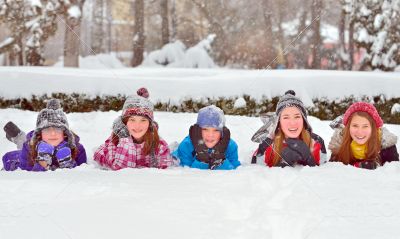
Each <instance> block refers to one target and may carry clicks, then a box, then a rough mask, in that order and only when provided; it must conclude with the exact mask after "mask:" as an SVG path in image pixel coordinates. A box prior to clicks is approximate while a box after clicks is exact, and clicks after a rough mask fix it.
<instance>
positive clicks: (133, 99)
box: [94, 88, 173, 170]
mask: <svg viewBox="0 0 400 239" xmlns="http://www.w3.org/2000/svg"><path fill="white" fill-rule="evenodd" d="M148 97H149V93H148V91H147V89H146V88H140V89H139V90H138V91H137V95H134V96H130V97H128V98H127V99H126V101H125V103H124V106H123V108H122V115H121V116H118V117H117V119H116V120H115V121H114V123H113V128H112V133H111V136H110V137H109V138H108V139H107V140H106V141H105V143H104V144H102V145H101V146H100V147H99V148H98V149H97V150H96V151H95V153H94V160H95V161H96V162H97V163H99V164H100V165H101V166H102V167H104V168H109V169H112V170H119V169H123V168H144V167H152V168H167V167H169V166H172V165H173V159H172V157H171V156H170V150H169V148H168V144H167V143H166V142H165V141H164V140H163V139H161V138H160V136H159V135H158V126H157V123H156V122H155V121H154V116H153V110H154V106H153V104H152V103H151V102H150V101H149V100H148V99H147V98H148Z"/></svg>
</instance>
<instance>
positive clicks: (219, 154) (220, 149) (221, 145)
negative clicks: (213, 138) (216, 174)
mask: <svg viewBox="0 0 400 239" xmlns="http://www.w3.org/2000/svg"><path fill="white" fill-rule="evenodd" d="M222 136H223V137H222V138H221V139H220V140H219V142H218V143H217V144H216V145H215V146H214V148H213V150H212V152H211V155H210V163H209V168H210V169H215V168H217V167H218V166H220V165H221V164H222V163H223V162H224V160H225V152H226V149H227V148H228V145H229V141H230V139H231V132H230V131H229V129H228V128H227V127H224V128H223V130H222Z"/></svg>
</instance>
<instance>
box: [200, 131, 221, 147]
mask: <svg viewBox="0 0 400 239" xmlns="http://www.w3.org/2000/svg"><path fill="white" fill-rule="evenodd" d="M201 137H202V139H203V141H204V144H205V145H206V146H207V148H212V147H214V146H215V145H216V144H217V143H218V141H219V140H220V139H221V132H220V131H219V130H218V129H216V128H201Z"/></svg>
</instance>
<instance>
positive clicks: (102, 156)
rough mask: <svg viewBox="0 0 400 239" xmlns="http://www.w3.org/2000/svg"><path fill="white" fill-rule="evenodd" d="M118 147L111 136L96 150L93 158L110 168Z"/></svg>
mask: <svg viewBox="0 0 400 239" xmlns="http://www.w3.org/2000/svg"><path fill="white" fill-rule="evenodd" d="M116 149H117V147H116V146H115V145H114V144H113V143H112V141H111V136H110V137H109V138H108V139H107V140H106V142H104V144H102V145H100V147H99V148H98V149H96V151H95V152H94V156H93V159H94V161H96V162H97V163H99V164H100V165H101V166H103V167H107V168H109V167H110V166H111V164H112V160H113V158H114V154H115V151H116Z"/></svg>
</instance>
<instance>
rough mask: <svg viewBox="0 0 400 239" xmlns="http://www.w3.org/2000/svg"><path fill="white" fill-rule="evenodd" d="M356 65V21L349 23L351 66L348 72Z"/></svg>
mask: <svg viewBox="0 0 400 239" xmlns="http://www.w3.org/2000/svg"><path fill="white" fill-rule="evenodd" d="M353 65H354V20H353V19H351V20H350V23H349V64H348V67H347V70H352V69H353Z"/></svg>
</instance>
